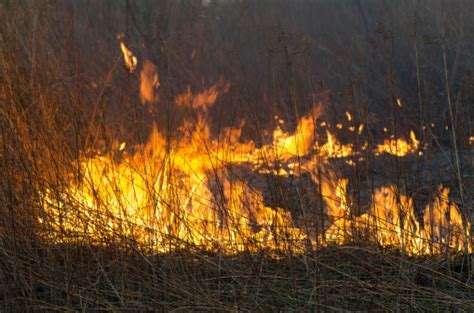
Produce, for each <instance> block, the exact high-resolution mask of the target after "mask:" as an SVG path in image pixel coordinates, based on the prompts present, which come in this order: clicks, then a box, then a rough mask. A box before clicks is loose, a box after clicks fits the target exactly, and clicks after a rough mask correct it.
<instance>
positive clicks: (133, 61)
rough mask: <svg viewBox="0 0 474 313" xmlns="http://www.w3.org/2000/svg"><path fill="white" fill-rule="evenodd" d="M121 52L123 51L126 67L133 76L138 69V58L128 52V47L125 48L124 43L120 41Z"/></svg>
mask: <svg viewBox="0 0 474 313" xmlns="http://www.w3.org/2000/svg"><path fill="white" fill-rule="evenodd" d="M120 50H122V54H123V59H124V61H125V65H126V66H127V68H128V71H129V72H130V74H132V73H133V72H135V70H136V69H137V57H136V56H134V55H133V53H132V52H131V51H130V50H128V48H127V46H125V44H124V43H123V42H122V41H120Z"/></svg>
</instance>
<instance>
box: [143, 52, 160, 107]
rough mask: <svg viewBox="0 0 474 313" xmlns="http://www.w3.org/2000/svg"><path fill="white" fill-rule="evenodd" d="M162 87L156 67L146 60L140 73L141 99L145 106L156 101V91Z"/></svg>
mask: <svg viewBox="0 0 474 313" xmlns="http://www.w3.org/2000/svg"><path fill="white" fill-rule="evenodd" d="M159 86H160V80H159V78H158V72H157V70H156V66H155V65H154V64H153V63H151V62H150V61H149V60H145V62H144V63H143V68H142V70H141V71H140V99H141V101H142V103H143V104H145V103H151V102H153V101H154V100H155V99H156V97H157V96H156V95H155V89H156V88H158V87H159Z"/></svg>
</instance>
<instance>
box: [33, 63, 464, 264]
mask: <svg viewBox="0 0 474 313" xmlns="http://www.w3.org/2000/svg"><path fill="white" fill-rule="evenodd" d="M147 64H148V65H147ZM142 74H143V76H142V75H141V85H142V83H143V84H145V85H146V86H145V87H143V90H142V86H140V95H141V97H142V99H144V100H145V101H153V99H154V98H155V95H154V88H155V87H156V86H157V82H158V77H157V72H156V69H155V67H154V66H153V65H152V64H151V63H147V62H145V64H144V67H143V69H142ZM150 82H151V83H150ZM228 88H229V85H228V84H226V83H223V82H222V81H220V82H218V83H217V84H216V85H214V86H212V87H211V88H209V89H207V90H203V91H200V92H197V93H192V92H191V90H190V89H188V90H187V91H186V92H184V93H182V94H180V95H178V96H177V97H176V98H175V104H176V106H177V107H181V108H193V109H196V110H195V111H196V114H197V115H196V118H195V119H193V120H192V121H190V120H186V121H185V122H184V123H183V125H182V126H181V127H180V129H179V132H178V133H179V134H180V136H179V138H167V137H165V136H164V135H162V134H161V133H160V131H159V130H158V127H156V126H154V127H153V130H152V132H151V134H150V137H149V139H148V141H147V143H146V144H144V145H139V146H136V147H135V148H134V151H132V153H130V154H128V153H125V152H121V151H123V150H124V149H125V146H126V143H125V142H123V143H121V144H120V145H119V144H118V143H117V146H118V151H119V154H120V157H118V156H117V155H114V151H112V152H110V153H109V154H106V155H96V156H85V155H84V156H82V157H80V159H79V160H78V168H77V170H76V171H74V173H71V178H70V179H69V181H68V184H67V185H66V186H64V188H63V189H60V190H45V192H44V197H43V200H44V210H45V212H46V214H45V216H41V217H39V218H38V222H39V223H40V224H41V225H42V226H43V227H44V230H45V231H44V236H45V237H46V238H48V239H49V240H51V241H53V242H58V243H61V242H68V243H69V242H75V241H80V240H85V239H87V241H88V242H92V243H94V244H97V245H102V244H104V245H105V244H108V243H113V242H116V241H117V240H119V239H121V240H126V241H127V240H128V241H130V242H134V243H138V244H139V245H140V246H141V247H143V249H149V250H147V251H149V252H150V253H155V252H171V251H176V250H179V249H191V250H192V249H206V250H209V251H224V252H225V253H229V254H232V253H236V252H239V251H260V250H273V251H280V252H283V253H289V252H290V251H291V252H296V253H300V252H303V251H305V250H306V249H308V248H311V249H313V248H316V247H321V246H325V245H327V244H344V243H347V242H351V241H356V240H359V239H363V240H366V241H369V242H372V243H375V244H380V245H382V246H387V247H391V246H393V247H396V248H398V249H400V250H402V251H404V252H406V253H407V254H410V255H412V254H428V253H433V254H440V253H445V252H460V251H462V250H463V249H465V248H466V247H467V249H468V251H471V250H472V247H471V243H470V241H469V233H468V230H469V229H470V224H469V223H468V222H467V221H465V220H464V219H463V217H462V214H461V211H460V210H459V208H458V207H457V205H456V204H455V203H452V202H450V201H449V198H448V195H449V190H448V189H447V188H444V187H443V186H440V187H439V189H438V194H437V195H436V197H435V199H434V201H433V203H430V204H429V205H427V207H426V208H425V212H424V216H423V220H420V221H419V220H418V219H417V217H416V215H415V208H414V203H413V200H412V199H411V197H409V196H408V195H405V194H403V193H401V192H400V191H399V190H398V189H397V187H395V186H393V185H386V186H381V187H379V188H378V189H376V190H374V192H373V194H372V195H371V201H370V205H369V206H368V208H366V209H365V210H362V208H356V207H355V205H354V204H353V201H352V200H351V194H350V192H349V191H348V188H347V187H348V184H349V181H348V179H347V178H343V177H339V175H338V173H337V172H336V171H335V170H334V169H333V168H331V166H330V163H329V159H331V158H347V157H350V158H352V159H350V160H347V162H348V164H351V165H354V161H353V160H363V158H361V157H360V156H359V155H358V151H355V150H354V147H353V146H352V145H344V144H342V143H341V142H339V140H338V139H337V138H336V136H335V135H333V134H332V133H331V132H329V130H326V142H324V143H323V144H318V142H317V140H316V139H317V136H316V133H317V129H316V127H315V125H316V121H317V119H318V117H319V116H320V115H321V110H320V107H316V108H315V109H314V110H313V111H312V112H311V113H310V114H308V115H305V116H303V117H301V119H300V120H299V121H298V123H297V126H296V129H295V131H294V132H292V133H291V132H285V131H283V130H282V129H281V127H280V126H278V127H277V128H276V129H275V130H274V131H273V133H272V138H271V140H270V142H267V143H265V144H263V145H261V146H259V147H257V146H256V145H255V144H254V143H253V142H252V141H248V142H241V141H240V134H241V128H242V126H243V123H241V125H240V126H239V127H238V128H236V129H231V128H226V129H223V130H222V132H221V133H220V134H219V135H218V136H217V137H216V138H213V137H212V136H211V131H210V127H209V125H208V122H207V121H208V119H206V118H205V112H206V111H207V110H208V109H209V108H210V107H211V106H213V105H214V104H215V103H216V101H217V99H218V97H219V96H220V95H222V94H224V93H225V92H226V91H227V90H228ZM349 116H350V115H349V114H348V115H347V117H348V119H349V120H350V118H349ZM276 120H278V121H279V120H280V119H279V118H278V117H277V118H276ZM341 128H342V127H341ZM354 130H355V129H354ZM362 130H363V124H361V125H360V126H359V128H358V132H359V134H360V133H362ZM418 145H419V141H418V140H417V139H416V137H415V134H414V133H413V132H410V140H409V141H406V140H403V139H396V138H390V139H386V140H385V141H384V143H383V144H381V145H379V146H377V148H376V150H375V151H374V152H375V153H390V154H393V155H395V156H399V157H401V156H404V155H407V154H409V153H413V152H416V151H417V150H418ZM365 148H367V143H365V144H363V149H365ZM115 151H117V149H115ZM234 165H239V166H240V167H242V168H247V169H250V170H251V171H253V172H254V173H257V172H258V173H269V174H272V175H278V176H288V175H295V176H301V175H309V177H310V178H311V180H312V181H313V183H314V185H315V186H318V187H317V189H316V190H314V194H320V195H321V199H322V203H321V207H322V208H323V210H322V211H321V212H322V213H321V212H318V214H319V216H318V217H317V218H316V219H313V218H307V219H306V218H305V219H303V220H301V219H298V218H295V217H294V216H293V214H292V213H291V211H290V210H289V209H285V208H281V207H270V206H268V205H267V204H266V203H265V201H264V199H265V189H264V188H260V187H258V186H259V185H261V184H259V183H255V182H253V183H252V178H246V177H245V175H243V174H241V173H239V172H238V170H237V173H236V172H235V170H234V169H233V166H234ZM77 173H80V174H79V175H77ZM358 210H362V212H359V211H358ZM313 217H314V216H313ZM318 219H319V220H318ZM321 225H323V227H320V226H321ZM318 229H319V232H318V231H316V230H318Z"/></svg>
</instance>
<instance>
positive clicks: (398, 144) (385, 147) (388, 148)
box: [376, 131, 420, 157]
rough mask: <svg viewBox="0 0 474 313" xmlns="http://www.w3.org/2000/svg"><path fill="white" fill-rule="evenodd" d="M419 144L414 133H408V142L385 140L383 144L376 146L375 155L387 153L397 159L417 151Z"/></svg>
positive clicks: (400, 139)
mask: <svg viewBox="0 0 474 313" xmlns="http://www.w3.org/2000/svg"><path fill="white" fill-rule="evenodd" d="M419 144H420V142H419V141H418V139H416V136H415V133H414V132H413V131H410V141H406V140H405V139H402V138H396V139H394V138H390V139H385V140H384V142H383V144H381V145H378V146H377V150H376V154H382V153H388V154H392V155H396V156H399V157H402V156H406V155H407V154H410V153H414V152H416V151H417V150H418V147H419Z"/></svg>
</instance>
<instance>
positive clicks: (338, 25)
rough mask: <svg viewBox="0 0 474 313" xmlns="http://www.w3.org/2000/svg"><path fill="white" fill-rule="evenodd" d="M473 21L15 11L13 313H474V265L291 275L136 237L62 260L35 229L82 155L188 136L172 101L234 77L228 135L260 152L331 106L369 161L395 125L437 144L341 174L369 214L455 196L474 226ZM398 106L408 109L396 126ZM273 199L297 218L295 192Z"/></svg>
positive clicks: (418, 264)
mask: <svg viewBox="0 0 474 313" xmlns="http://www.w3.org/2000/svg"><path fill="white" fill-rule="evenodd" d="M472 10H474V6H473V5H472V3H471V2H470V1H467V0H466V1H461V0H460V1H447V5H445V6H442V5H441V2H440V3H439V4H438V3H434V2H432V1H397V2H393V1H372V2H367V3H365V4H358V3H356V2H353V3H345V2H344V3H342V2H341V3H332V2H331V1H323V0H320V1H301V3H298V4H291V2H290V1H278V2H272V1H258V2H257V1H241V2H235V3H234V2H230V1H229V2H226V1H224V2H223V3H221V4H220V5H210V6H209V7H202V6H201V5H200V1H184V2H179V3H178V2H177V1H159V2H156V3H155V2H153V1H143V2H132V1H121V2H118V1H117V2H116V1H110V2H94V1H90V2H89V1H84V2H72V1H71V2H67V1H58V2H50V1H4V2H2V3H1V4H0V29H1V30H0V101H1V103H0V129H1V134H0V173H1V177H0V213H1V214H0V311H2V312H3V311H6V312H7V311H8V312H10V311H12V312H14V311H18V312H21V311H55V310H56V311H68V310H70V311H117V312H122V311H172V310H175V311H249V312H254V311H344V310H354V311H357V310H359V311H369V310H370V311H415V310H416V311H449V310H452V311H462V310H465V311H469V310H472V307H473V306H474V296H473V295H474V290H473V289H474V283H473V277H472V276H473V274H474V270H473V267H472V264H473V261H472V256H470V255H467V254H464V255H460V256H455V257H452V256H449V255H442V256H436V257H435V256H430V257H408V256H406V255H404V254H403V253H400V252H399V251H396V250H395V249H394V250H391V249H389V248H385V249H382V248H380V247H374V246H369V245H366V244H364V243H359V244H358V245H348V246H343V247H327V248H325V249H322V250H320V251H317V252H311V251H308V253H306V254H303V255H297V256H295V255H286V256H285V257H282V258H279V259H274V258H272V257H269V253H268V251H261V252H260V253H252V254H251V253H241V254H238V255H236V256H225V255H220V254H211V253H208V252H190V251H177V252H175V253H171V254H159V255H145V254H144V253H142V250H141V248H140V247H139V246H137V245H136V244H134V243H133V242H130V241H127V240H120V238H117V244H115V245H114V244H113V243H110V245H109V246H108V247H102V248H98V247H94V246H92V245H90V244H88V241H87V240H78V243H77V244H75V245H55V244H51V243H50V242H47V241H45V240H43V239H41V238H40V236H39V235H38V234H39V232H38V230H39V227H40V226H39V225H38V222H37V220H38V219H37V218H38V214H41V212H42V210H43V204H42V203H41V192H42V191H44V190H46V189H49V190H53V191H58V192H59V191H62V190H63V188H64V186H65V185H66V184H67V179H68V178H67V177H65V173H75V171H77V167H76V166H75V164H76V163H75V160H77V159H78V156H79V155H80V153H81V151H86V150H87V149H90V148H92V147H99V146H100V147H102V148H104V149H110V148H111V147H112V146H113V144H114V143H115V142H117V141H119V142H121V141H127V142H132V143H140V142H144V141H145V140H146V138H147V135H148V134H149V132H150V129H151V125H152V122H156V123H157V124H158V125H159V126H160V131H162V132H163V133H164V134H166V135H167V136H170V137H172V136H176V127H175V125H179V124H180V123H181V122H182V120H183V119H184V118H185V117H186V116H189V115H190V114H192V112H189V111H185V110H179V109H178V108H176V107H174V106H173V101H172V99H173V97H174V95H176V94H177V93H178V92H179V91H180V90H183V89H185V88H186V86H187V85H190V86H192V88H196V89H198V90H199V89H201V88H203V87H207V86H209V85H211V84H213V83H215V82H217V81H218V79H219V78H220V76H223V77H225V79H226V80H228V81H230V82H231V84H232V87H231V89H230V90H229V92H228V93H227V94H226V95H225V96H224V98H223V99H221V101H222V103H223V104H225V105H217V106H215V107H213V108H212V109H211V110H210V112H209V116H210V117H212V120H213V124H212V125H213V126H212V127H213V129H212V131H213V132H214V133H217V132H218V131H219V129H221V128H222V127H224V126H234V127H235V126H238V125H239V120H240V119H245V120H246V121H247V127H245V128H244V130H243V137H244V138H250V137H252V138H253V139H255V140H256V141H257V142H262V141H264V140H265V135H264V132H263V130H265V129H272V127H273V126H274V125H273V124H272V123H273V118H272V117H273V116H274V115H275V114H279V115H280V116H282V117H284V118H285V120H287V121H289V122H290V123H289V124H295V123H294V122H295V121H296V120H297V119H298V118H299V117H300V116H301V115H303V114H304V113H306V112H307V111H308V110H309V109H310V108H311V107H312V105H313V104H314V103H315V102H317V101H318V100H319V99H325V100H326V103H327V117H326V118H327V119H328V120H329V121H331V122H332V124H336V123H337V121H339V120H341V119H342V117H343V116H341V113H342V112H344V111H346V110H350V111H351V112H353V113H354V114H353V115H354V117H355V118H356V119H357V120H359V121H361V122H364V124H365V125H366V127H367V130H368V131H367V133H368V137H367V140H368V141H369V144H371V145H375V144H376V142H377V140H380V138H381V137H382V136H383V132H382V131H381V129H382V128H383V127H384V126H386V127H387V128H389V129H390V131H391V132H392V133H394V134H396V135H398V134H404V133H406V132H407V131H408V130H409V129H414V130H415V131H416V132H417V133H418V135H419V137H420V138H421V140H422V141H423V142H426V143H428V144H429V146H430V148H429V149H427V151H426V153H425V154H424V155H423V156H422V157H418V156H416V157H411V158H406V159H398V158H388V157H382V158H375V157H374V156H372V157H371V158H368V160H369V161H368V162H366V163H364V164H360V165H358V166H356V167H355V168H350V169H348V168H342V166H341V165H340V164H337V163H336V164H334V166H337V167H341V168H342V171H343V172H344V173H345V174H347V176H348V177H350V190H351V192H352V193H353V195H354V198H355V199H358V201H359V202H358V204H359V208H363V207H364V206H365V205H366V203H365V202H367V194H369V193H370V192H371V191H373V190H374V188H376V187H377V186H378V185H381V184H384V183H387V182H389V183H394V184H396V185H397V186H398V187H399V189H400V190H401V191H402V192H404V193H406V194H410V195H412V196H413V197H414V199H415V201H417V202H419V203H420V204H424V203H426V201H427V199H430V198H431V197H432V193H433V190H434V186H435V185H436V184H438V183H440V182H442V183H443V184H445V185H446V186H450V187H451V189H452V192H453V199H454V201H456V202H458V203H459V205H460V207H461V208H462V210H463V214H464V215H465V216H466V218H468V219H470V218H471V214H472V203H473V199H474V198H473V197H474V192H473V189H474V188H473V186H474V171H473V167H474V166H473V165H474V164H473V163H472V162H473V161H472V146H469V144H468V138H469V136H472V134H473V133H474V132H473V130H472V114H473V112H472V111H473V110H472V100H473V99H474V89H473V88H472V86H473V82H474V76H473V74H472V72H470V70H469V69H470V68H472V65H473V62H472V52H473V51H474V50H473V49H474V47H473V46H472V45H473V43H474V23H473V21H472V19H470V16H471V15H469V14H470V12H472ZM382 13H383V14H382ZM118 33H124V34H125V36H126V38H127V40H128V42H129V45H130V46H131V48H132V49H133V50H134V51H136V53H138V56H139V58H140V59H145V58H147V59H150V60H152V61H153V62H154V63H155V64H156V65H157V67H158V69H159V73H160V80H161V87H160V102H159V103H158V104H157V105H156V106H155V107H153V108H149V107H147V106H142V104H141V103H140V99H139V97H138V94H137V90H138V82H137V79H136V77H134V76H131V75H129V74H128V72H127V70H126V69H125V68H124V66H123V64H122V63H120V62H121V61H122V59H121V57H122V56H121V53H120V50H119V47H118V43H117V40H116V35H117V34H118ZM446 89H448V90H449V92H448V95H449V97H446V93H447V91H446ZM328 90H331V92H329V91H328ZM396 98H401V99H403V100H404V101H403V102H404V104H406V105H404V106H403V107H402V108H401V109H397V110H396V108H395V106H394V105H391V103H392V102H393V100H394V99H396ZM431 123H434V124H435V126H434V127H431ZM445 125H448V126H449V131H445V128H444V126H445ZM423 126H425V127H423ZM255 134H257V138H255ZM342 140H346V141H351V140H353V138H342ZM470 147H471V148H470ZM77 175H80V173H77ZM269 184H270V187H269V188H270V189H271V188H273V189H274V190H276V194H278V196H277V198H278V200H277V201H280V202H281V201H283V202H285V203H286V206H287V208H288V209H290V207H291V205H292V203H293V202H294V199H293V198H292V199H289V198H285V195H287V193H286V191H287V190H286V187H285V186H286V185H284V184H281V183H279V182H278V180H271V179H270V180H269ZM282 195H283V200H282V199H281V197H282ZM297 202H298V201H297ZM119 243H120V244H119Z"/></svg>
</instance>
